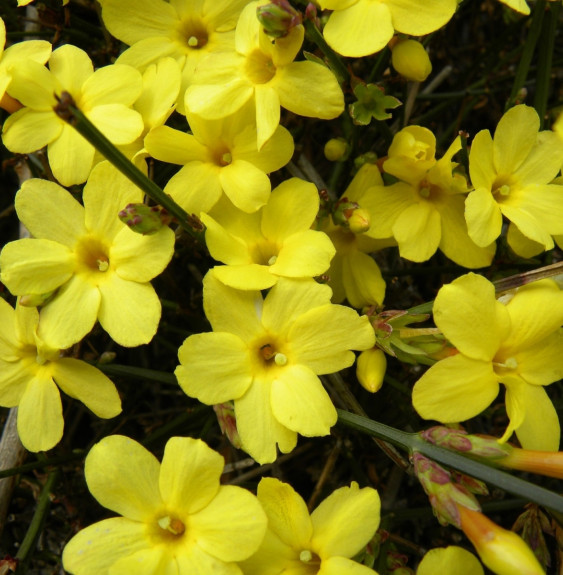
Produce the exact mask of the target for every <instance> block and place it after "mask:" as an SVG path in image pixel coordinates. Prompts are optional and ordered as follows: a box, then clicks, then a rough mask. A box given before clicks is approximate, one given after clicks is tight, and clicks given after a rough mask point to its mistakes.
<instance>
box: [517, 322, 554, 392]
mask: <svg viewBox="0 0 563 575" xmlns="http://www.w3.org/2000/svg"><path fill="white" fill-rule="evenodd" d="M513 357H514V358H515V359H516V361H517V363H518V374H519V375H520V376H521V377H522V379H524V380H525V381H526V382H527V383H531V384H533V385H549V384H550V383H553V382H555V381H558V380H560V379H563V331H562V330H561V329H558V330H557V331H556V332H555V333H552V334H551V335H550V336H548V337H546V338H543V339H541V340H539V341H538V342H537V343H536V344H535V345H532V346H530V347H526V348H525V349H523V350H522V351H519V352H517V353H516V354H515V355H514V356H513Z"/></svg>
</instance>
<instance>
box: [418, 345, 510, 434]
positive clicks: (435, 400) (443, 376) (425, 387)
mask: <svg viewBox="0 0 563 575" xmlns="http://www.w3.org/2000/svg"><path fill="white" fill-rule="evenodd" d="M498 391H499V385H498V382H497V378H496V375H495V373H494V372H493V368H492V365H491V364H490V363H487V362H484V361H479V360H475V359H470V358H468V357H466V356H464V355H461V354H458V355H454V356H452V357H448V358H446V359H442V360H440V361H439V362H438V363H436V364H434V365H433V366H432V367H431V368H430V369H429V370H428V371H427V372H426V373H425V374H424V375H423V376H422V377H421V378H420V379H419V380H418V381H417V382H416V383H415V386H414V388H413V393H412V402H413V405H414V408H415V409H416V411H418V413H419V415H420V416H421V417H422V418H424V419H435V420H436V421H441V422H442V423H458V422H461V421H465V420H467V419H470V418H472V417H475V416H476V415H478V414H479V413H481V412H482V411H483V410H485V409H486V408H487V407H488V406H489V405H490V404H491V403H492V402H493V400H494V399H495V397H496V396H497V395H498Z"/></svg>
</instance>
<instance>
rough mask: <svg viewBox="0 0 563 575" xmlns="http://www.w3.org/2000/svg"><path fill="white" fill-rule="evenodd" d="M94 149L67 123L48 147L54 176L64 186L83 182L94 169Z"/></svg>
mask: <svg viewBox="0 0 563 575" xmlns="http://www.w3.org/2000/svg"><path fill="white" fill-rule="evenodd" d="M94 151H95V150H94V147H93V146H92V145H91V144H89V143H88V142H87V141H86V140H85V139H84V138H83V137H82V136H81V135H80V134H79V133H78V132H77V131H76V130H75V129H74V127H73V126H71V125H70V124H65V125H64V126H63V129H62V130H61V133H60V134H59V137H58V138H57V139H56V140H53V141H52V142H50V143H49V146H48V148H47V156H48V157H49V165H50V166H51V170H52V172H53V176H55V178H57V180H58V181H59V182H60V183H61V184H62V185H63V186H73V185H74V184H82V183H83V182H85V181H86V180H87V179H88V175H89V174H90V170H91V169H92V162H93V160H94Z"/></svg>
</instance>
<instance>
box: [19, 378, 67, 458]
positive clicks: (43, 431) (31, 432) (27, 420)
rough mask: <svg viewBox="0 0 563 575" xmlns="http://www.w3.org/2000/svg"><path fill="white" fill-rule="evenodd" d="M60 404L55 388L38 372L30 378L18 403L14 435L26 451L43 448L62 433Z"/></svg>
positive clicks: (51, 444) (42, 449) (51, 443)
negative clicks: (15, 434)
mask: <svg viewBox="0 0 563 575" xmlns="http://www.w3.org/2000/svg"><path fill="white" fill-rule="evenodd" d="M63 427H64V421H63V408H62V404H61V396H60V394H59V390H58V388H57V386H56V385H55V383H54V382H53V380H52V379H51V378H50V377H49V376H48V375H41V372H40V373H39V374H38V375H37V376H36V377H33V378H32V379H30V381H29V382H28V384H27V387H26V388H25V391H24V393H23V395H22V397H21V399H20V403H19V407H18V435H19V436H20V439H21V442H22V443H23V446H24V447H25V448H26V449H27V450H28V451H33V452H37V451H47V450H48V449H51V448H52V447H55V445H56V444H57V443H58V442H59V441H60V440H61V438H62V436H63Z"/></svg>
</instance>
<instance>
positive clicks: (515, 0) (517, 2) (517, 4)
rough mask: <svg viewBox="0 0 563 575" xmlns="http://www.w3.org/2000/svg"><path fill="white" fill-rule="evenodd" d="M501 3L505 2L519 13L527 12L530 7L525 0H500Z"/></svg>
mask: <svg viewBox="0 0 563 575" xmlns="http://www.w3.org/2000/svg"><path fill="white" fill-rule="evenodd" d="M500 2H502V3H503V4H506V6H508V7H509V8H512V9H513V10H515V11H516V12H520V14H526V15H527V14H529V13H530V7H529V6H528V4H527V3H526V0H500Z"/></svg>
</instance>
